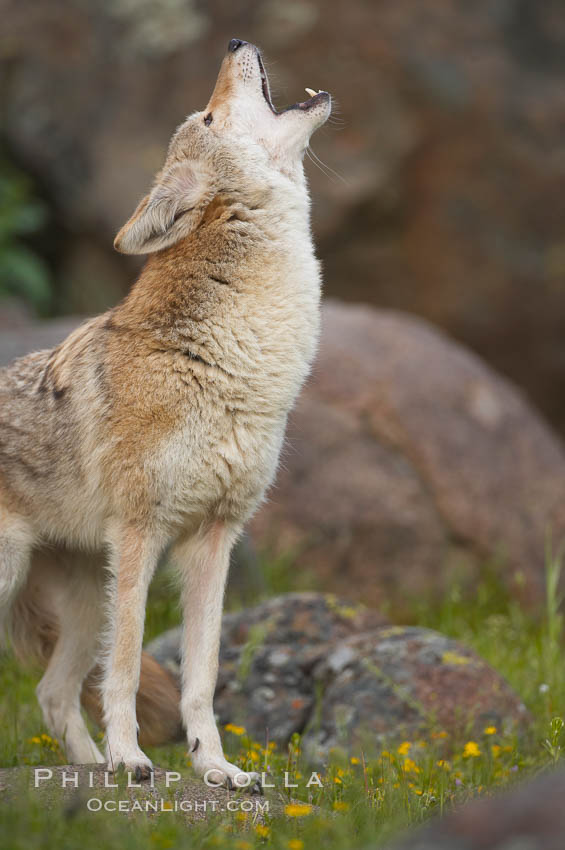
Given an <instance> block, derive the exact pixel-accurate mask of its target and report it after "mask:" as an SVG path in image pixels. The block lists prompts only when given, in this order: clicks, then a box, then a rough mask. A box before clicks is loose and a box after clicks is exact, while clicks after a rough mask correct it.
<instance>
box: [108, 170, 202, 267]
mask: <svg viewBox="0 0 565 850" xmlns="http://www.w3.org/2000/svg"><path fill="white" fill-rule="evenodd" d="M210 183H211V181H210V179H209V177H208V176H207V175H206V174H205V173H204V172H203V171H202V169H200V168H199V166H198V164H197V163H194V162H179V163H177V164H176V165H173V166H171V168H168V169H166V170H165V171H162V172H161V173H160V174H159V175H158V176H157V179H156V181H155V185H154V187H153V189H152V190H151V192H150V193H149V195H146V196H145V198H144V199H143V200H142V201H141V203H140V204H139V205H138V207H137V209H136V210H135V212H134V214H133V215H132V217H131V218H130V220H129V221H127V222H126V223H125V224H124V226H123V227H122V229H121V230H120V232H119V233H118V235H117V236H116V238H115V240H114V248H115V249H116V250H117V251H121V252H122V254H150V253H151V252H152V251H160V250H161V249H162V248H167V247H168V246H169V245H174V243H175V242H178V240H179V239H182V238H183V237H184V236H187V235H188V234H189V233H190V231H191V230H193V229H194V227H195V226H196V224H197V221H198V218H199V213H198V209H199V208H201V206H202V203H203V202H204V201H205V200H206V196H207V194H208V193H209V190H210Z"/></svg>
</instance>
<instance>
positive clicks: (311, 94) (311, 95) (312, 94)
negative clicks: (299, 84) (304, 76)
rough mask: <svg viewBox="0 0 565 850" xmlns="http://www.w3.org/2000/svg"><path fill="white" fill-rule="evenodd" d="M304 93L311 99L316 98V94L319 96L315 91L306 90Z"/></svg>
mask: <svg viewBox="0 0 565 850" xmlns="http://www.w3.org/2000/svg"><path fill="white" fill-rule="evenodd" d="M304 91H305V92H307V93H308V94H309V95H310V97H314V96H315V95H316V94H318V92H315V91H314V89H304Z"/></svg>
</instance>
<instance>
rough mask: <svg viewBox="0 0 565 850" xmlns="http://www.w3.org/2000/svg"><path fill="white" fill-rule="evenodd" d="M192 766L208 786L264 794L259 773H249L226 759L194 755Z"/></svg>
mask: <svg viewBox="0 0 565 850" xmlns="http://www.w3.org/2000/svg"><path fill="white" fill-rule="evenodd" d="M192 766H193V767H194V769H195V771H196V772H197V773H198V774H199V776H201V777H202V778H203V779H204V782H206V784H207V785H210V786H219V785H224V786H226V787H227V788H230V789H232V790H235V791H237V790H245V791H248V792H249V793H251V794H262V793H263V788H262V786H261V781H260V780H261V777H260V776H259V774H258V773H255V772H251V773H247V772H246V771H245V770H241V768H240V767H238V766H237V765H235V764H231V763H230V762H229V761H226V759H225V758H223V757H219V758H205V757H203V756H200V757H199V758H198V757H197V754H196V753H192Z"/></svg>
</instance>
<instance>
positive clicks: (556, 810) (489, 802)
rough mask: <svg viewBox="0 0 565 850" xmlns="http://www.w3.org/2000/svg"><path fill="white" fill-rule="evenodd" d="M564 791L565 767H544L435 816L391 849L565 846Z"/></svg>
mask: <svg viewBox="0 0 565 850" xmlns="http://www.w3.org/2000/svg"><path fill="white" fill-rule="evenodd" d="M564 795H565V772H564V771H563V770H560V771H555V772H553V771H552V772H549V773H545V774H543V775H541V776H538V777H536V778H535V779H533V780H530V781H529V782H524V783H522V784H521V785H518V786H517V787H516V788H513V789H511V790H510V791H506V792H505V793H503V794H495V795H494V796H492V797H490V798H487V799H480V800H473V801H472V802H470V803H467V804H466V805H464V806H462V807H461V808H460V809H458V810H457V811H455V812H453V813H452V814H449V815H447V816H446V817H444V818H435V819H434V820H433V821H431V822H430V823H429V824H427V825H426V826H424V827H423V828H422V829H419V830H416V831H415V832H414V833H412V834H411V835H408V836H406V837H405V838H404V839H403V840H400V841H399V842H398V843H395V844H394V845H393V846H391V847H390V848H389V850H563V847H564V845H565V807H564V806H563V798H564Z"/></svg>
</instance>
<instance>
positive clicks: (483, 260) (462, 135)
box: [0, 0, 565, 426]
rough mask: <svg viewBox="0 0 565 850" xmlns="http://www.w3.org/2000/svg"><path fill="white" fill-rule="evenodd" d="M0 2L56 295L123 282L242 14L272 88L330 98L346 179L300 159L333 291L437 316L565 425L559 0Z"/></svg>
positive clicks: (18, 146) (6, 88) (13, 101)
mask: <svg viewBox="0 0 565 850" xmlns="http://www.w3.org/2000/svg"><path fill="white" fill-rule="evenodd" d="M1 10H2V28H1V34H0V78H1V79H2V98H1V103H2V106H1V107H0V108H1V112H0V128H1V129H0V136H1V140H2V141H5V142H7V144H8V146H9V149H10V150H11V151H13V152H14V155H15V157H16V159H17V161H18V162H19V163H21V164H22V165H23V166H25V167H27V168H28V169H29V170H30V171H31V172H32V173H33V174H35V175H36V176H37V177H38V180H39V184H40V186H41V189H42V192H43V193H45V194H46V196H47V197H48V199H49V200H50V201H51V203H52V206H53V208H54V212H55V215H54V219H55V220H56V223H57V225H58V229H57V238H56V240H55V239H50V240H49V254H50V257H51V258H52V259H53V254H55V255H56V256H55V257H54V259H55V263H56V267H57V280H58V285H59V287H60V291H59V303H64V304H65V305H66V307H67V309H72V310H75V311H77V312H90V311H91V310H92V309H93V308H98V307H99V306H102V305H103V304H106V303H109V302H111V301H112V300H114V299H115V296H116V294H117V292H120V291H123V290H124V289H125V287H127V285H128V284H129V281H130V280H131V265H130V262H131V261H129V260H127V259H126V258H123V257H118V256H117V255H115V254H114V253H113V252H112V236H113V234H114V233H115V232H116V230H117V228H118V227H119V226H121V224H123V222H124V220H125V219H126V218H127V217H128V216H129V215H130V214H131V212H132V210H133V208H134V207H135V205H136V204H137V202H138V200H139V198H140V196H141V195H142V193H143V192H144V191H145V190H146V189H147V187H148V186H149V184H150V180H151V177H152V174H153V173H154V171H155V170H156V169H157V168H159V167H160V165H161V161H162V158H163V154H164V151H165V146H166V144H167V141H168V138H169V135H170V133H171V131H172V129H173V128H174V127H175V126H176V125H177V124H178V123H179V122H180V120H181V119H182V117H183V116H184V115H185V114H186V113H187V112H188V111H189V110H192V109H196V108H202V107H203V106H204V105H205V103H206V102H207V99H208V96H209V94H210V92H211V87H212V83H213V80H214V79H215V75H216V72H217V67H218V64H219V61H220V59H221V57H222V55H223V53H224V51H225V48H226V45H227V42H228V40H229V39H230V38H232V37H233V36H234V35H238V36H240V37H243V38H246V39H249V40H251V41H255V42H257V43H258V44H260V45H261V46H262V47H263V48H264V50H265V53H266V55H267V58H268V59H269V60H272V62H273V63H274V65H275V67H276V75H275V77H276V79H275V80H274V82H275V88H277V89H278V90H279V91H280V93H281V101H284V102H286V103H290V102H294V101H295V100H296V99H297V98H298V97H300V93H301V92H302V91H303V87H304V86H305V85H313V86H315V87H324V88H327V89H328V90H330V91H331V92H332V94H333V95H335V98H336V101H337V103H338V104H339V106H338V107H337V117H336V119H335V120H336V121H338V122H341V124H340V125H339V130H340V132H333V131H332V125H331V124H330V125H328V127H327V129H325V130H324V131H323V132H322V133H320V134H319V135H318V136H317V137H316V139H315V142H314V148H315V150H316V151H317V153H318V154H319V156H320V158H321V159H322V160H324V161H325V162H327V163H328V164H329V166H330V167H331V168H333V169H334V170H335V171H337V172H338V174H339V175H340V176H341V177H343V178H344V179H343V180H340V179H338V178H336V177H335V176H334V175H332V174H329V175H326V174H325V173H323V170H321V169H318V168H316V167H315V166H314V165H310V164H309V171H310V179H311V184H312V188H313V195H314V218H315V230H316V233H317V236H318V239H319V243H320V248H321V253H322V256H323V258H324V265H325V277H326V286H327V291H328V292H330V293H331V294H333V295H339V296H340V297H342V298H348V299H351V300H356V301H359V300H363V301H373V303H375V304H380V305H384V306H387V307H391V308H395V309H409V310H412V311H415V312H417V313H420V314H421V315H423V316H424V317H426V318H428V319H430V320H432V321H433V322H434V323H438V324H440V325H441V326H443V327H444V328H446V329H447V330H449V331H450V332H451V333H452V334H453V335H454V336H456V337H457V338H459V339H461V340H462V341H464V342H466V343H467V344H470V345H471V346H472V347H474V348H475V349H476V350H478V351H479V352H481V353H482V354H483V355H485V356H487V358H488V359H489V360H491V361H492V362H493V364H494V365H495V366H497V367H498V368H501V369H502V370H503V371H505V372H507V373H508V374H510V375H511V376H512V377H513V378H514V379H517V380H518V381H519V382H521V383H522V384H523V385H525V386H526V387H527V388H528V390H529V392H530V393H531V394H532V395H533V397H534V398H535V399H536V400H537V401H538V402H539V403H541V404H542V405H543V406H544V407H545V410H546V411H547V412H548V413H550V414H551V415H552V416H553V417H555V420H556V421H558V422H559V423H560V425H561V426H564V425H565V395H563V394H562V393H561V392H559V391H558V390H559V388H560V386H561V384H562V374H563V366H562V361H563V353H562V348H563V346H562V340H563V336H564V332H565V311H564V310H563V287H562V280H563V269H564V256H565V252H564V243H563V235H562V234H563V227H562V223H563V217H564V213H565V206H564V205H565V191H564V180H565V168H564V165H563V157H562V155H561V151H562V149H563V144H564V141H565V127H564V124H563V121H562V120H561V116H562V114H563V111H564V108H565V87H564V85H563V73H564V69H565V60H564V58H563V57H564V56H565V21H564V18H565V8H564V7H563V4H562V3H561V2H560V0H546V1H545V2H543V3H540V2H537V3H536V2H535V0H513V1H511V0H508V2H497V3H492V2H487V0H479V2H474V3H461V2H456V0H446V2H442V3H438V2H436V0H404V2H403V4H402V11H401V13H399V10H398V4H395V3H367V2H365V0H350V2H347V3H342V2H339V0H300V2H298V0H292V2H291V0H287V2H283V0H266V2H263V3H254V4H249V3H247V4H246V5H245V10H244V11H242V10H240V9H238V8H237V7H236V6H233V5H230V4H226V3H225V2H222V0H209V2H208V3H206V4H204V3H197V2H195V0H184V2H170V0H167V2H165V0H161V1H160V2H150V0H127V2H126V0H115V2H100V3H84V2H83V0H51V2H49V3H37V2H34V0H2V3H1ZM242 21H243V23H242ZM242 27H243V31H241V30H242ZM335 129H338V128H337V127H336V128H335ZM55 242H56V243H57V244H55Z"/></svg>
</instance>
